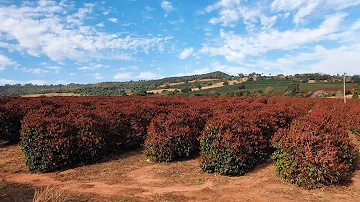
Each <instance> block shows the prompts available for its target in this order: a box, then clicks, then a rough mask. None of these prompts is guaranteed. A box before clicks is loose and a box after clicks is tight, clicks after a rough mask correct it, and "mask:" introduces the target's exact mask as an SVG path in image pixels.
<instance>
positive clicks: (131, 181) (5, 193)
mask: <svg viewBox="0 0 360 202" xmlns="http://www.w3.org/2000/svg"><path fill="white" fill-rule="evenodd" d="M354 141H356V140H354ZM146 160H147V159H146V157H145V155H144V154H143V151H142V150H137V151H132V152H127V153H126V154H122V155H112V156H108V157H107V158H105V159H103V160H102V161H101V162H98V163H96V164H92V165H87V166H79V167H76V168H73V169H68V170H65V171H61V172H54V173H46V174H31V173H30V172H29V171H28V170H27V168H26V165H25V164H24V160H23V154H22V152H21V150H20V147H19V146H17V145H11V146H4V147H2V148H0V182H1V183H0V201H29V198H30V195H31V194H32V193H33V192H34V187H41V186H49V185H50V186H55V187H58V188H59V189H64V190H66V192H67V193H68V194H69V195H70V196H71V197H70V199H71V200H69V201H222V202H226V201H280V202H281V201H359V197H360V170H357V171H356V172H355V173H354V176H353V177H352V180H351V182H348V183H347V184H346V185H339V186H330V187H325V188H323V189H317V190H304V189H302V188H298V187H296V186H294V185H292V184H289V183H285V182H283V181H282V179H280V178H279V177H278V176H277V175H276V173H275V166H274V165H273V164H272V163H271V162H268V163H265V164H262V165H259V166H257V167H256V168H255V169H254V170H253V171H251V172H250V173H248V174H246V175H244V176H239V177H226V176H221V175H216V174H209V173H204V172H203V171H202V170H201V169H200V167H199V163H200V162H199V159H198V158H195V159H192V160H188V161H179V162H173V163H160V164H156V163H152V162H147V161H146ZM21 193H22V194H21ZM22 196H23V197H22ZM12 199H13V200H12ZM30 201H31V200H30Z"/></svg>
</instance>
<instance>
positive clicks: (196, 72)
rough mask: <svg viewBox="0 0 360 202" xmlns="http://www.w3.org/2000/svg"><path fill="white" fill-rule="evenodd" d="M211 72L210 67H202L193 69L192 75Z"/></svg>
mask: <svg viewBox="0 0 360 202" xmlns="http://www.w3.org/2000/svg"><path fill="white" fill-rule="evenodd" d="M209 72H210V69H209V68H208V67H205V68H201V69H194V70H193V71H192V73H191V74H192V75H194V74H206V73H209Z"/></svg>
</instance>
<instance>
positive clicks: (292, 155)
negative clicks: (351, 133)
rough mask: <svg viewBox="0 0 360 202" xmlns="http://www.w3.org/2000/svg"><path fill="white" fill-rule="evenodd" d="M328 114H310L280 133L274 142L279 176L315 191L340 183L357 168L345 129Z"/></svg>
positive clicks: (274, 157) (274, 156)
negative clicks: (315, 189)
mask: <svg viewBox="0 0 360 202" xmlns="http://www.w3.org/2000/svg"><path fill="white" fill-rule="evenodd" d="M335 120H336V118H334V117H333V116H332V115H331V114H329V113H325V112H323V113H320V112H319V111H318V112H315V113H310V114H308V115H306V116H304V117H302V118H299V119H297V120H296V121H294V122H293V123H292V124H291V127H290V128H286V129H280V130H279V131H278V132H277V133H276V135H275V136H274V138H273V140H272V142H273V145H274V147H275V148H276V149H277V150H276V152H274V154H273V156H272V157H273V159H274V160H275V161H276V163H275V165H276V172H277V173H278V174H279V175H280V176H281V177H282V178H284V179H285V180H286V181H289V182H291V183H293V184H296V185H297V186H302V187H306V188H315V187H318V186H321V185H330V184H335V183H339V182H340V181H341V180H343V179H346V178H347V177H348V176H349V175H350V174H351V171H352V169H353V168H354V164H353V163H354V158H355V153H354V148H353V146H351V144H350V142H349V138H348V134H347V131H346V130H345V127H344V126H343V125H342V123H340V122H336V121H335Z"/></svg>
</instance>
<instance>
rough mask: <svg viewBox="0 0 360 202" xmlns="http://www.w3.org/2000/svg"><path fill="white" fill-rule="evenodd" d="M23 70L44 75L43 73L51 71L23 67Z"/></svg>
mask: <svg viewBox="0 0 360 202" xmlns="http://www.w3.org/2000/svg"><path fill="white" fill-rule="evenodd" d="M21 70H22V71H23V72H26V73H32V74H36V75H43V74H46V73H48V72H49V70H46V69H40V68H22V69H21Z"/></svg>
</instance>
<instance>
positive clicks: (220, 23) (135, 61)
mask: <svg viewBox="0 0 360 202" xmlns="http://www.w3.org/2000/svg"><path fill="white" fill-rule="evenodd" d="M217 70H219V71H223V72H226V73H229V74H233V75H237V74H238V73H250V72H254V71H255V72H258V73H264V74H270V73H271V74H278V73H284V74H294V73H305V72H320V73H329V74H337V73H343V72H347V73H349V74H360V0H259V1H252V0H117V1H115V0H112V1H90V0H89V1H86V0H85V1H71V0H60V1H52V0H40V1H23V0H0V85H4V84H15V83H22V84H24V83H30V82H31V83H34V84H59V83H63V84H66V83H69V82H76V83H94V82H103V81H128V80H142V79H156V78H162V77H168V76H180V75H190V74H201V73H207V72H211V71H217Z"/></svg>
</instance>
